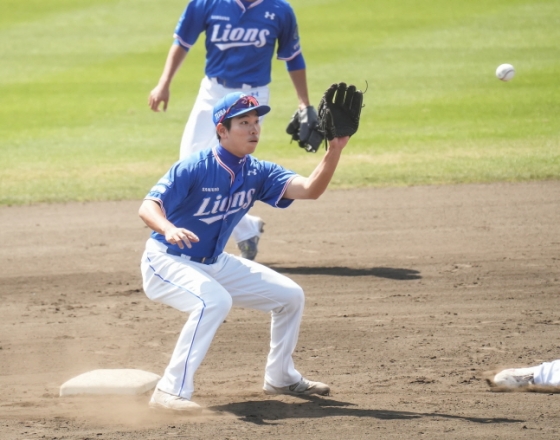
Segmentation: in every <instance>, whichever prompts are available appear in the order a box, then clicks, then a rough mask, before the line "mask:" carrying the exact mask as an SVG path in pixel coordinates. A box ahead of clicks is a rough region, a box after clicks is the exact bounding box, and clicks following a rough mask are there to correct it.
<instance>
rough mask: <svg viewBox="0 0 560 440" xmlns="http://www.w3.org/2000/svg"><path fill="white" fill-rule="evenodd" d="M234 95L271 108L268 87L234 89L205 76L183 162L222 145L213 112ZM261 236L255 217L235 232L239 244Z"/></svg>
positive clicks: (186, 137) (184, 142) (246, 219)
mask: <svg viewBox="0 0 560 440" xmlns="http://www.w3.org/2000/svg"><path fill="white" fill-rule="evenodd" d="M231 92H243V93H245V94H247V95H252V96H254V97H255V98H257V100H258V101H259V103H260V104H268V101H269V96H270V90H269V88H268V86H262V87H251V86H246V87H243V88H241V89H230V88H226V87H224V86H222V85H220V84H218V83H217V82H216V80H213V79H210V78H208V77H207V76H205V77H204V78H203V79H202V81H201V83H200V89H199V91H198V96H197V97H196V101H195V103H194V106H193V108H192V110H191V114H190V116H189V119H188V121H187V125H186V126H185V131H184V132H183V138H182V139H181V150H180V156H179V157H180V159H183V158H185V157H187V156H189V155H191V154H193V153H197V152H199V151H201V150H204V149H207V148H212V147H214V146H215V145H216V144H217V143H218V138H217V136H216V127H215V126H214V121H213V119H212V112H213V110H214V105H216V103H217V102H218V101H219V100H220V99H221V98H223V97H224V96H226V95H227V94H228V93H231ZM260 120H261V123H262V122H263V120H264V117H261V119H260ZM260 235H261V231H260V229H259V227H258V218H257V217H254V216H247V215H246V216H244V217H243V218H242V219H241V221H240V222H239V224H238V225H237V226H236V227H235V229H234V230H233V238H234V240H235V241H236V242H237V243H239V242H240V241H243V240H248V239H249V238H252V237H255V236H259V237H260Z"/></svg>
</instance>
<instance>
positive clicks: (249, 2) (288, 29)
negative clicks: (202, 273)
mask: <svg viewBox="0 0 560 440" xmlns="http://www.w3.org/2000/svg"><path fill="white" fill-rule="evenodd" d="M202 32H204V33H205V34H206V41H205V47H206V65H205V75H206V76H205V77H204V78H203V79H202V82H201V84H200V89H199V92H198V96H197V98H196V101H195V104H194V107H193V108H192V111H191V113H190V116H189V119H188V121H187V125H186V127H185V131H184V133H183V138H182V140H181V150H180V158H181V159H183V158H185V157H187V156H189V155H191V154H193V153H196V152H199V151H201V150H204V149H207V148H212V147H214V146H215V145H216V138H215V136H214V130H213V123H212V109H213V107H214V105H215V104H216V103H217V102H218V101H219V100H220V99H221V98H223V97H224V96H225V95H227V94H228V93H231V92H233V91H240V92H243V93H245V94H247V95H251V96H254V97H256V98H257V99H258V100H259V102H260V103H261V104H264V105H266V104H268V102H269V87H268V84H269V83H270V81H271V67H272V66H271V62H272V58H273V56H274V48H275V45H277V46H278V48H277V51H276V53H277V58H278V59H279V60H283V61H285V62H286V66H287V70H288V73H289V75H290V78H291V80H292V83H293V85H294V88H295V91H296V95H297V98H298V101H299V108H298V111H299V112H300V113H301V115H302V121H303V123H308V124H313V123H314V122H315V121H316V120H317V114H316V111H315V109H314V108H313V106H311V105H310V104H309V96H308V91H307V79H306V70H305V60H304V58H303V55H302V52H301V47H300V41H299V35H298V27H297V22H296V17H295V15H294V12H293V10H292V7H291V6H290V5H289V3H288V2H287V1H285V0H191V2H190V3H189V4H188V5H187V7H186V9H185V11H184V12H183V15H182V16H181V18H180V19H179V22H178V24H177V26H176V28H175V34H174V38H175V41H174V43H173V44H172V46H171V48H170V50H169V54H168V56H167V60H166V62H165V66H164V69H163V73H162V75H161V78H160V80H159V82H158V85H157V86H156V87H155V88H154V89H153V90H152V91H151V93H150V96H149V105H150V108H151V109H152V110H153V111H156V112H157V111H160V110H159V107H160V104H161V103H163V110H164V111H165V110H166V109H167V105H168V102H169V97H170V91H169V89H170V85H171V81H172V80H173V77H174V75H175V73H176V72H177V70H178V69H179V67H180V66H181V64H182V63H183V61H184V59H185V57H186V56H187V53H188V51H189V49H190V48H191V47H192V46H193V45H194V44H195V42H196V40H197V39H198V37H199V35H200V34H201V33H202ZM261 122H262V121H261ZM263 225H264V222H263V221H262V219H260V218H259V217H256V216H251V215H248V214H247V215H246V216H245V217H244V218H243V219H242V220H241V221H240V222H239V224H238V226H237V227H236V228H235V229H234V231H233V237H234V239H235V241H236V242H237V246H238V247H239V249H240V250H241V255H242V256H243V257H245V258H248V259H250V260H253V259H254V258H255V257H256V255H257V252H258V242H259V238H260V236H261V233H262V231H263Z"/></svg>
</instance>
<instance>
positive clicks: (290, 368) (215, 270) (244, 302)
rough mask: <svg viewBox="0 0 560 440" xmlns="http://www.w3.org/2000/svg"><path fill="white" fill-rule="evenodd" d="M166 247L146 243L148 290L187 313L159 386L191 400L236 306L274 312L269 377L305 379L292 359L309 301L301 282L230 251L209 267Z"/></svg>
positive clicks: (284, 382) (280, 381)
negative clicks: (196, 381) (207, 357)
mask: <svg viewBox="0 0 560 440" xmlns="http://www.w3.org/2000/svg"><path fill="white" fill-rule="evenodd" d="M165 250H166V247H165V246H164V245H163V244H161V243H159V242H158V241H156V240H153V239H151V238H150V239H149V240H148V242H147V243H146V250H145V252H144V255H143V256H142V263H141V270H142V278H143V285H144V291H145V292H146V295H147V296H148V298H150V299H151V300H153V301H156V302H160V303H163V304H167V305H169V306H171V307H173V308H175V309H177V310H180V311H182V312H186V313H188V314H189V317H188V320H187V322H186V324H185V326H184V327H183V329H182V331H181V333H180V335H179V339H178V341H177V344H176V346H175V349H174V351H173V354H172V356H171V360H170V362H169V365H168V366H167V368H166V369H165V372H164V374H163V376H162V378H161V379H160V381H159V383H158V385H157V387H158V388H159V389H160V390H162V391H165V392H166V393H169V394H173V395H176V396H181V397H184V398H186V399H189V400H190V398H191V396H192V394H193V392H194V374H195V372H196V370H197V368H198V367H199V366H200V364H201V363H202V360H203V359H204V356H205V355H206V353H207V351H208V348H209V347H210V343H211V342H212V339H213V338H214V335H215V333H216V331H217V330H218V328H219V327H220V325H221V324H222V322H223V321H224V319H225V318H226V316H227V315H228V313H229V311H230V309H231V307H232V306H236V307H244V308H251V309H256V310H261V311H263V312H271V315H272V322H271V339H270V352H269V354H268V359H267V362H266V368H265V381H266V382H268V383H270V384H271V385H273V386H276V387H284V386H288V385H292V384H294V383H296V382H298V381H299V380H301V377H302V376H301V374H300V373H299V372H298V371H297V370H296V369H295V367H294V362H293V359H292V353H293V351H294V350H295V347H296V345H297V340H298V335H299V327H300V322H301V318H302V314H303V308H304V302H305V299H304V294H303V290H302V289H301V287H300V286H299V285H297V284H296V283H295V282H294V281H292V280H291V279H289V278H288V277H285V276H284V275H281V274H279V273H277V272H275V271H273V270H272V269H269V268H268V267H266V266H263V265H261V264H258V263H255V262H253V261H249V260H246V259H243V258H239V257H236V256H234V255H230V254H227V253H223V254H221V255H220V256H219V258H218V261H217V262H216V263H214V264H210V265H205V264H202V263H195V262H192V261H190V260H189V259H188V258H187V257H178V256H174V255H170V254H167V253H166V252H165Z"/></svg>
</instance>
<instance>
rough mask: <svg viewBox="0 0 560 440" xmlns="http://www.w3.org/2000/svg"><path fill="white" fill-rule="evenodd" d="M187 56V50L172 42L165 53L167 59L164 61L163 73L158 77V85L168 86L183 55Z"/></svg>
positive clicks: (181, 62) (182, 59)
mask: <svg viewBox="0 0 560 440" xmlns="http://www.w3.org/2000/svg"><path fill="white" fill-rule="evenodd" d="M186 56H187V51H186V50H185V49H183V48H182V47H181V46H180V45H178V44H173V45H172V46H171V48H170V49H169V53H168V54H167V60H166V61H165V66H164V68H163V73H162V74H161V77H160V79H159V83H158V84H159V85H160V86H164V87H169V85H170V84H171V81H172V80H173V77H174V76H175V74H176V73H177V71H178V70H179V67H181V64H183V61H184V60H185V57H186Z"/></svg>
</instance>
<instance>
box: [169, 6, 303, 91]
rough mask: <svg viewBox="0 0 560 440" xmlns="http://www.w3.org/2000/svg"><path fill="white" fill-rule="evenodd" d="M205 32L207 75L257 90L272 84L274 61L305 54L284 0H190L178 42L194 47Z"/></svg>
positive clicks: (180, 27)
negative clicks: (256, 88)
mask: <svg viewBox="0 0 560 440" xmlns="http://www.w3.org/2000/svg"><path fill="white" fill-rule="evenodd" d="M202 32H205V33H206V67H205V73H206V76H208V77H210V78H213V77H219V78H222V79H225V80H226V82H228V81H229V82H234V83H243V84H248V85H251V86H253V87H259V86H264V85H267V84H268V83H270V81H271V67H272V66H271V62H270V61H271V60H272V58H273V56H274V47H275V45H276V43H278V49H277V58H278V59H279V60H285V61H289V60H292V59H293V58H295V57H296V56H298V55H299V54H300V53H301V48H300V41H299V34H298V26H297V22H296V17H295V14H294V11H293V9H292V7H291V6H290V4H289V3H288V2H286V1H285V0H256V1H254V2H252V3H248V2H243V1H242V0H192V1H191V2H190V3H189V4H188V5H187V8H186V9H185V12H184V13H183V15H182V16H181V18H180V20H179V23H178V24H177V27H176V28H175V35H174V37H175V39H176V42H177V44H180V45H181V46H182V47H183V48H184V49H186V50H188V49H190V48H191V47H192V46H193V45H194V44H195V42H196V40H197V39H198V37H199V35H200V34H201V33H202Z"/></svg>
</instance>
